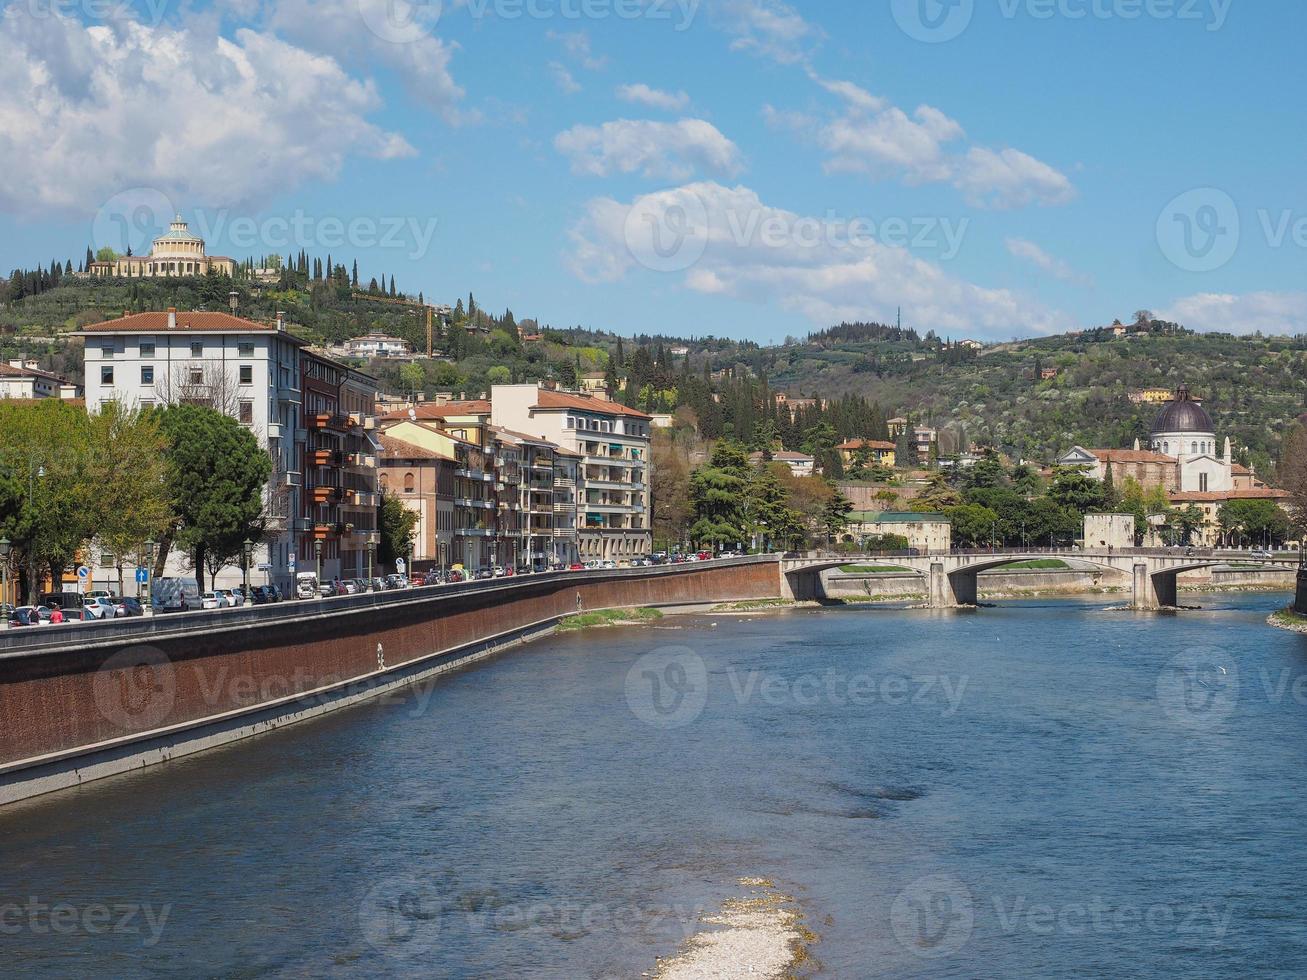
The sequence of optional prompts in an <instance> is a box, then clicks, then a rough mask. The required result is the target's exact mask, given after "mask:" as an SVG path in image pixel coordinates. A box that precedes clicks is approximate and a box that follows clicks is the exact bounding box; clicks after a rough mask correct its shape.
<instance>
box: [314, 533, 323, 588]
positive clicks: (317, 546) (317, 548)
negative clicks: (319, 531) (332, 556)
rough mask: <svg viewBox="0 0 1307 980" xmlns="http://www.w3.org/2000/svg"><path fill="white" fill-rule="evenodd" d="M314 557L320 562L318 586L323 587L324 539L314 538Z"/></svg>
mask: <svg viewBox="0 0 1307 980" xmlns="http://www.w3.org/2000/svg"><path fill="white" fill-rule="evenodd" d="M313 558H314V560H315V561H317V563H318V588H319V589H321V588H322V539H321V538H314V539H313Z"/></svg>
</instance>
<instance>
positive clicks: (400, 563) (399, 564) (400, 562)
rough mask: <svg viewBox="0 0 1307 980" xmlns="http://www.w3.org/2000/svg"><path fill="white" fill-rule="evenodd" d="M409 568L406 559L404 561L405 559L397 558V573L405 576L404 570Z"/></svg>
mask: <svg viewBox="0 0 1307 980" xmlns="http://www.w3.org/2000/svg"><path fill="white" fill-rule="evenodd" d="M407 567H408V566H406V565H405V564H404V559H403V558H396V559H395V571H397V572H399V573H400V574H401V575H402V574H404V569H405V568H407Z"/></svg>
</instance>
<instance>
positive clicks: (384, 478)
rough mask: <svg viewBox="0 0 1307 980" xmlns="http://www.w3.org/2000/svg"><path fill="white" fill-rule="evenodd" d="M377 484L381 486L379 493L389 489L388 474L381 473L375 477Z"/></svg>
mask: <svg viewBox="0 0 1307 980" xmlns="http://www.w3.org/2000/svg"><path fill="white" fill-rule="evenodd" d="M377 482H378V483H379V484H381V491H382V492H383V493H384V492H385V491H386V490H388V489H389V488H390V474H389V473H382V474H381V475H380V476H379V477H377Z"/></svg>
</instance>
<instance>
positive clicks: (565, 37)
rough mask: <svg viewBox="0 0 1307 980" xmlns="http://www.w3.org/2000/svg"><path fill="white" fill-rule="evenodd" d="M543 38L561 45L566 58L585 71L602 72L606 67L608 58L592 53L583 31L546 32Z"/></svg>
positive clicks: (588, 38)
mask: <svg viewBox="0 0 1307 980" xmlns="http://www.w3.org/2000/svg"><path fill="white" fill-rule="evenodd" d="M545 37H547V38H548V39H549V40H551V41H554V42H555V43H557V44H560V45H562V47H563V51H565V52H566V53H567V56H568V57H569V58H571V59H572V60H573V61H574V62H576V63H577V64H578V65H580V66H581V67H582V68H584V69H585V70H586V71H602V70H603V69H604V68H606V67H607V66H608V57H607V56H606V55H596V54H595V53H594V51H593V50H592V49H591V47H590V35H589V34H587V33H586V32H585V31H546V32H545Z"/></svg>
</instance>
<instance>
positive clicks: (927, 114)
mask: <svg viewBox="0 0 1307 980" xmlns="http://www.w3.org/2000/svg"><path fill="white" fill-rule="evenodd" d="M965 135H966V134H965V133H964V132H963V130H962V127H961V126H960V125H958V123H957V122H955V121H954V120H952V119H950V118H949V117H948V116H946V115H944V113H942V112H940V111H939V110H937V109H933V108H931V107H930V106H919V107H918V108H917V110H916V112H914V113H913V114H912V116H911V117H909V116H908V115H907V114H906V113H905V112H904V111H903V110H902V109H899V108H898V107H897V106H888V107H886V108H884V109H882V110H880V111H878V112H873V113H871V114H863V113H861V112H856V111H855V112H849V113H847V114H845V115H844V116H842V117H840V118H838V119H836V120H834V121H833V122H831V123H829V124H828V125H827V126H825V127H824V128H823V129H822V131H821V134H820V137H819V139H820V142H821V145H822V147H823V148H824V149H825V150H826V152H827V153H828V154H830V156H829V159H828V160H827V162H826V169H827V170H828V171H830V172H832V173H865V174H870V175H872V176H883V175H887V174H893V173H901V174H902V175H903V178H904V179H905V180H906V181H908V182H909V183H912V184H922V183H932V182H937V181H943V180H948V179H949V176H950V174H951V173H952V164H951V162H950V161H949V160H948V159H947V157H946V155H945V146H946V144H948V143H951V142H953V141H955V140H959V139H961V138H962V137H963V136H965Z"/></svg>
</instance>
